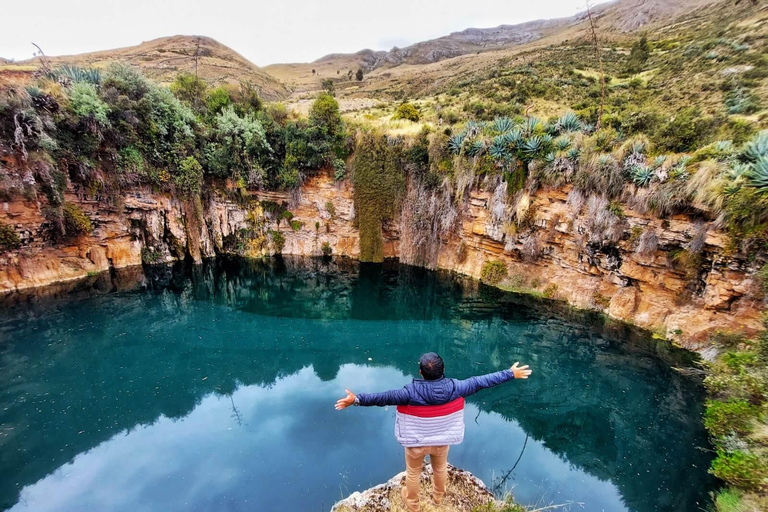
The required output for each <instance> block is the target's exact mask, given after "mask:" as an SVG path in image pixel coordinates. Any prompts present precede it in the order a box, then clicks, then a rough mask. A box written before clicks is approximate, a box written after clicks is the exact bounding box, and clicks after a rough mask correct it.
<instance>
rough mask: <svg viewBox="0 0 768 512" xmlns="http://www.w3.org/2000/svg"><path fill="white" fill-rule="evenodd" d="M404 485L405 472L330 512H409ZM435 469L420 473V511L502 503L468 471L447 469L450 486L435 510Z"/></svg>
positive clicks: (455, 511)
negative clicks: (403, 492) (433, 471)
mask: <svg viewBox="0 0 768 512" xmlns="http://www.w3.org/2000/svg"><path fill="white" fill-rule="evenodd" d="M403 485H405V471H403V472H402V473H398V474H397V475H395V476H393V477H392V478H390V479H389V480H388V481H387V482H385V483H383V484H379V485H377V486H375V487H371V488H370V489H367V490H365V491H363V492H353V493H352V494H350V495H349V496H347V497H346V498H344V499H343V500H341V501H339V502H337V503H336V504H335V505H334V506H333V507H332V508H331V512H385V511H386V512H407V510H408V509H407V508H406V507H405V504H404V503H403V499H402V497H401V496H400V489H401V488H402V487H403ZM431 492H432V465H431V464H426V465H424V467H423V468H422V470H421V494H420V498H421V510H422V512H431V511H432V510H433V509H434V510H441V511H443V512H471V511H472V510H473V509H474V508H475V507H478V506H482V505H485V504H487V503H488V502H494V503H495V504H497V505H502V503H501V502H500V501H498V500H496V498H495V497H494V495H493V493H492V492H491V491H490V490H489V489H488V487H487V486H486V485H485V484H484V483H483V481H482V480H480V479H479V478H477V477H476V476H474V475H473V474H472V473H470V472H469V471H464V470H462V469H458V468H456V467H454V466H451V465H450V464H449V465H448V483H447V485H446V492H445V496H444V498H443V503H442V504H441V505H440V507H439V508H438V507H435V506H434V505H433V503H432V498H431Z"/></svg>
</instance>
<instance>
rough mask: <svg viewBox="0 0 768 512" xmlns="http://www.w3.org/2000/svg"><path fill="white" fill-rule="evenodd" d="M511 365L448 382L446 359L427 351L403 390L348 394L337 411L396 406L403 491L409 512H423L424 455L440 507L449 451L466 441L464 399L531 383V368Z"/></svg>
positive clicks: (433, 495)
mask: <svg viewBox="0 0 768 512" xmlns="http://www.w3.org/2000/svg"><path fill="white" fill-rule="evenodd" d="M518 365H519V363H515V364H513V365H512V368H510V369H509V370H501V371H499V372H495V373H489V374H487V375H480V376H477V377H470V378H469V379H466V380H457V379H446V378H445V376H444V375H443V371H444V368H445V365H444V364H443V359H442V358H441V357H440V356H439V355H437V354H435V353H434V352H429V353H427V354H424V355H422V356H421V357H420V358H419V374H420V375H421V376H422V377H423V379H413V382H411V383H410V384H407V385H406V386H405V387H403V388H402V389H393V390H391V391H385V392H383V393H360V394H359V395H355V394H354V393H352V392H351V391H350V390H348V389H347V390H346V392H347V396H346V397H344V398H340V399H339V400H338V401H337V402H336V409H337V410H341V409H344V408H346V407H349V406H350V405H363V406H370V405H378V406H384V405H396V406H397V415H396V419H395V437H396V438H397V441H398V442H399V443H400V444H401V445H403V446H404V447H405V468H406V479H405V487H404V488H403V489H402V496H403V500H404V501H405V504H406V506H407V507H408V509H409V510H412V511H413V512H418V511H419V477H420V476H421V466H422V463H423V462H424V456H425V455H429V459H430V461H431V463H432V470H433V475H434V490H433V492H432V500H433V501H434V502H435V504H437V505H439V504H440V503H441V502H442V500H443V495H444V494H445V481H446V477H447V474H448V468H447V465H448V447H449V446H450V445H452V444H459V443H461V442H462V441H463V440H464V397H467V396H469V395H472V394H474V393H477V392H478V391H480V390H481V389H485V388H490V387H493V386H498V385H499V384H502V383H504V382H507V381H508V380H512V379H527V378H528V376H529V375H530V374H531V370H529V369H528V366H527V365H526V366H518Z"/></svg>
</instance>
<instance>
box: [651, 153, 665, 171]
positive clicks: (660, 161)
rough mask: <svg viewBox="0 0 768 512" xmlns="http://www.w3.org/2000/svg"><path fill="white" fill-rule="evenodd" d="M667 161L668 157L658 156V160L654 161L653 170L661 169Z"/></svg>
mask: <svg viewBox="0 0 768 512" xmlns="http://www.w3.org/2000/svg"><path fill="white" fill-rule="evenodd" d="M666 161H667V155H659V156H657V157H656V159H655V160H654V161H653V168H654V169H658V168H659V167H661V166H663V165H664V163H665V162H666Z"/></svg>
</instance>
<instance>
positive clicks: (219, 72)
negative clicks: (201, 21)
mask: <svg viewBox="0 0 768 512" xmlns="http://www.w3.org/2000/svg"><path fill="white" fill-rule="evenodd" d="M43 60H45V62H47V64H48V65H51V66H61V65H74V66H80V67H93V68H104V67H106V66H107V65H109V64H110V63H111V62H128V63H130V64H132V65H134V66H136V67H138V68H140V69H141V70H142V72H144V74H146V75H147V76H148V77H150V78H152V79H154V80H157V81H158V82H161V83H166V84H167V83H170V82H172V81H173V79H174V78H175V77H176V75H178V74H179V73H184V72H186V73H193V74H194V73H197V74H198V76H200V78H202V79H203V80H205V81H206V82H207V83H209V84H210V85H221V84H224V83H237V82H251V83H252V84H253V85H255V86H256V87H258V88H259V89H260V91H261V94H262V96H263V97H264V98H265V99H267V100H279V99H283V98H285V97H287V96H288V94H289V91H288V89H287V88H286V87H285V85H284V84H282V83H281V82H280V81H279V80H278V79H276V78H275V77H273V76H272V75H270V74H268V73H266V72H265V71H263V70H262V69H261V68H260V67H259V66H257V65H256V64H254V63H252V62H251V61H249V60H248V59H246V58H245V57H243V56H242V55H241V54H240V53H238V52H236V51H235V50H233V49H232V48H230V47H228V46H226V45H224V44H222V43H220V42H218V41H216V40H215V39H213V38H211V37H207V36H199V35H174V36H166V37H159V38H156V39H151V40H149V41H143V42H142V43H140V44H138V45H134V46H126V47H121V48H113V49H107V50H99V51H95V52H88V53H81V54H75V55H58V56H53V57H45V58H43V57H41V56H37V57H34V58H32V59H28V60H24V61H16V62H11V61H7V60H6V59H3V60H2V61H0V77H2V76H3V74H9V73H14V72H15V73H19V72H22V71H25V72H28V73H32V72H34V70H36V69H39V68H40V67H41V66H42V65H43Z"/></svg>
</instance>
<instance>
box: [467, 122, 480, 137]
mask: <svg viewBox="0 0 768 512" xmlns="http://www.w3.org/2000/svg"><path fill="white" fill-rule="evenodd" d="M481 128H482V127H481V126H480V125H479V124H478V122H477V121H474V120H471V121H467V124H466V125H464V134H465V135H466V136H468V137H475V136H476V135H477V134H478V133H480V130H481Z"/></svg>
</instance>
